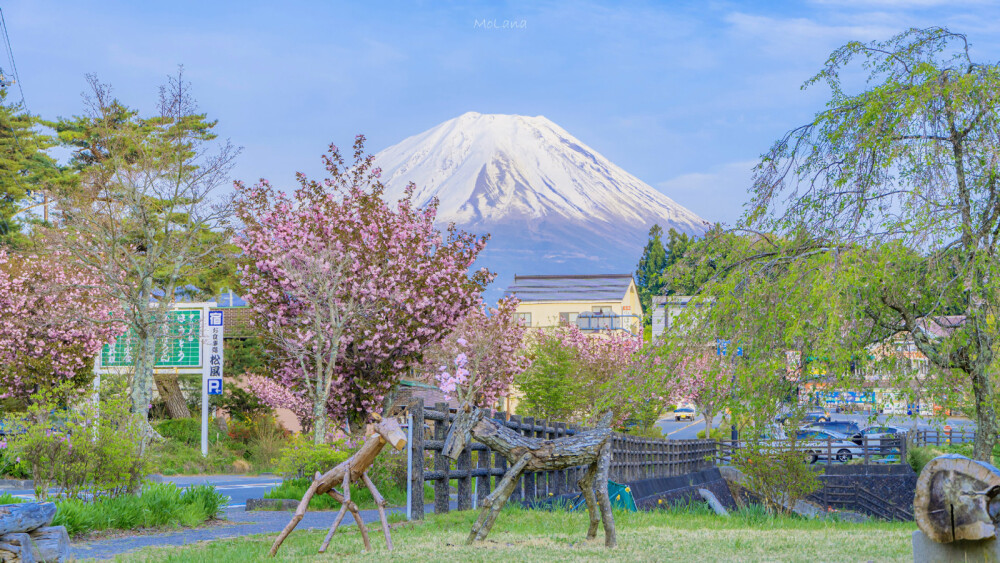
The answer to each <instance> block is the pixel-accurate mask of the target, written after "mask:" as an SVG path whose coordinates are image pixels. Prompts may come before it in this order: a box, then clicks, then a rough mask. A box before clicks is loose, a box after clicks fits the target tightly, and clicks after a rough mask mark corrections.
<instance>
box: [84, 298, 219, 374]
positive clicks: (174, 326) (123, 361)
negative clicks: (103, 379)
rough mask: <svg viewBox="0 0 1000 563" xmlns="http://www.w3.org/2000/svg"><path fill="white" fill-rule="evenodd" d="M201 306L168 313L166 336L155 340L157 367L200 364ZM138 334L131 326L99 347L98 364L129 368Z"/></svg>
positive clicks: (195, 365) (132, 363) (133, 359)
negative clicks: (100, 348) (112, 343)
mask: <svg viewBox="0 0 1000 563" xmlns="http://www.w3.org/2000/svg"><path fill="white" fill-rule="evenodd" d="M201 315H202V310H201V309H178V310H174V311H170V312H169V313H168V314H167V329H166V335H165V336H166V337H165V338H163V339H162V340H161V342H159V343H158V346H157V350H156V354H157V357H158V360H157V362H156V367H158V368H174V367H176V368H192V367H198V366H200V365H201V329H202V326H201V323H202V316H201ZM138 349H139V347H138V337H137V336H136V334H135V332H134V331H133V330H132V329H131V328H130V329H129V330H128V332H126V333H125V334H123V335H122V336H121V337H119V338H118V340H116V341H115V344H114V346H111V345H107V344H106V345H105V346H104V348H103V349H102V350H101V366H103V367H106V368H116V367H117V368H121V367H126V368H130V367H132V366H133V365H135V354H136V353H137V352H138Z"/></svg>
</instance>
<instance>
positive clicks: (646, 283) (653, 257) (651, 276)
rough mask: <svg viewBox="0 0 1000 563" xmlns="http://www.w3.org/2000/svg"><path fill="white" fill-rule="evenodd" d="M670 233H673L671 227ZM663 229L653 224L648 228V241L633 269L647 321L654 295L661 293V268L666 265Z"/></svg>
mask: <svg viewBox="0 0 1000 563" xmlns="http://www.w3.org/2000/svg"><path fill="white" fill-rule="evenodd" d="M670 232H671V233H674V232H675V231H673V230H672V229H671V231H670ZM662 236H663V229H662V228H661V227H660V226H659V225H653V227H652V228H651V229H649V242H647V243H646V247H645V248H644V249H643V250H642V257H640V258H639V266H638V268H637V269H636V271H635V285H636V288H637V289H638V290H639V302H640V303H641V304H642V310H643V318H644V321H645V322H647V323H648V322H649V321H650V319H651V317H650V306H651V305H652V302H653V296H654V295H660V294H661V293H663V270H664V269H665V268H666V266H667V251H666V249H665V248H663V240H662Z"/></svg>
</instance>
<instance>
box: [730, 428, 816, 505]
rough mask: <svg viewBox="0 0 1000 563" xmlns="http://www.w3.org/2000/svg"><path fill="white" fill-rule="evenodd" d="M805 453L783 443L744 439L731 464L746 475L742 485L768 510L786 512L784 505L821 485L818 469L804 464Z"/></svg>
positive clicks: (803, 496)
mask: <svg viewBox="0 0 1000 563" xmlns="http://www.w3.org/2000/svg"><path fill="white" fill-rule="evenodd" d="M803 458H804V454H803V452H802V451H801V449H799V448H796V447H795V445H794V443H793V444H792V445H791V447H788V446H786V445H784V444H781V445H777V446H775V445H771V444H768V443H753V442H747V443H746V444H745V445H744V446H743V448H741V449H740V450H737V452H736V453H735V455H734V456H733V465H735V466H736V467H738V468H739V469H740V470H741V471H742V472H743V474H744V475H745V476H746V483H745V486H746V487H747V488H748V489H749V490H750V491H752V492H753V493H754V494H755V495H757V497H758V498H760V500H761V502H763V503H764V508H766V509H767V511H768V512H770V513H772V514H775V513H779V512H786V509H785V505H786V504H792V503H794V502H795V501H797V500H799V499H802V498H805V497H807V496H809V495H810V494H811V493H812V492H814V491H816V490H817V489H819V487H820V480H819V472H818V471H814V470H813V469H812V466H811V465H809V464H807V463H804V461H803Z"/></svg>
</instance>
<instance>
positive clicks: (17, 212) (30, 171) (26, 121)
mask: <svg viewBox="0 0 1000 563" xmlns="http://www.w3.org/2000/svg"><path fill="white" fill-rule="evenodd" d="M40 123H41V122H40V121H39V119H38V118H37V117H35V116H33V115H31V114H29V113H28V112H26V111H24V107H23V105H22V104H20V103H18V104H9V103H7V91H6V90H5V89H0V247H4V246H9V247H15V248H16V247H20V246H23V245H24V244H25V243H26V236H25V234H24V232H23V230H24V224H25V222H26V221H27V218H26V216H25V215H24V214H23V213H21V212H22V211H24V210H25V209H26V208H27V206H29V205H32V204H31V203H30V202H29V201H26V200H28V199H29V198H36V199H41V198H44V197H45V195H44V194H46V193H47V192H48V191H49V190H50V189H52V187H53V185H54V184H55V183H56V182H57V179H58V178H59V176H60V174H61V171H60V169H59V166H58V165H57V163H56V161H55V159H53V158H52V157H50V156H49V155H48V154H46V153H45V152H44V151H45V150H46V149H48V148H49V147H52V146H53V145H54V144H55V142H54V140H53V139H52V138H51V137H50V136H48V135H46V134H45V133H44V132H43V131H41V130H39V129H38V128H37V127H36V125H38V124H40Z"/></svg>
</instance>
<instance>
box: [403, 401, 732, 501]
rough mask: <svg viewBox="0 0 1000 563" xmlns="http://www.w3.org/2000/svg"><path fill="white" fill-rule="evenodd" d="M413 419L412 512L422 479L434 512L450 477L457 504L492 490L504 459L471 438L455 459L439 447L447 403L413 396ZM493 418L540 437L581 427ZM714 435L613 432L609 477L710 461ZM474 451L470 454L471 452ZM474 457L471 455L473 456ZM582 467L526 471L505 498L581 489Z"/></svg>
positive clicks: (658, 473) (624, 478) (677, 471)
mask: <svg viewBox="0 0 1000 563" xmlns="http://www.w3.org/2000/svg"><path fill="white" fill-rule="evenodd" d="M408 411H409V415H410V417H412V418H411V420H412V426H413V427H412V429H411V432H412V437H411V439H410V441H409V444H408V445H407V447H408V448H409V452H408V454H409V456H410V460H411V464H412V467H411V468H410V472H409V473H410V487H411V495H410V518H411V519H414V520H420V519H422V518H423V516H424V498H423V490H424V482H426V481H431V482H433V483H434V512H435V513H437V514H440V513H443V512H448V510H449V508H450V500H451V489H450V484H451V481H452V480H454V481H455V484H456V486H455V488H456V493H457V494H456V500H457V504H458V510H469V509H472V508H473V507H474V506H476V505H478V504H479V503H480V502H481V501H482V499H484V498H486V496H487V495H489V494H490V490H491V486H492V485H491V480H490V478H491V477H496V480H499V479H500V477H502V476H503V474H504V473H505V472H506V471H507V460H506V459H505V458H504V457H503V456H502V455H500V454H499V453H498V452H495V451H493V450H491V449H489V448H488V447H486V446H485V445H484V444H480V443H479V442H476V441H472V443H471V447H466V448H465V450H464V451H463V452H462V455H460V456H459V458H458V460H457V461H456V462H455V463H452V462H451V460H449V459H448V458H447V457H445V456H444V455H443V454H442V453H441V449H442V447H443V446H444V440H445V438H446V436H447V434H448V429H449V427H450V426H451V421H452V420H453V419H454V415H453V414H451V413H450V412H449V409H448V404H447V403H437V404H435V406H434V408H426V407H425V406H424V401H423V399H414V400H413V401H411V402H410V404H409V407H408ZM497 420H500V421H502V422H503V423H504V424H505V425H506V426H507V427H508V428H511V429H513V430H516V431H518V432H521V433H523V434H524V435H525V436H532V437H536V438H542V439H554V438H559V437H562V436H571V435H573V434H576V433H577V432H580V431H582V430H585V428H581V427H578V426H576V425H572V424H566V423H563V422H549V421H545V420H534V419H533V418H531V417H519V416H516V415H512V416H510V417H509V420H508V417H507V416H506V414H504V413H498V414H497ZM716 449H717V448H716V444H715V442H714V441H712V440H656V439H650V438H638V437H635V436H629V435H625V434H618V433H616V434H614V436H613V437H612V450H611V451H612V459H611V467H610V470H609V474H608V477H609V479H611V480H612V481H617V482H620V483H628V482H632V481H636V480H640V479H647V478H651V477H667V476H671V475H682V474H685V473H690V472H693V471H699V470H701V469H706V468H708V467H711V466H712V465H713V463H714V458H715V455H716ZM473 454H474V455H473ZM473 457H475V460H473ZM585 469H586V467H585V466H580V467H572V468H569V469H564V470H560V471H543V472H536V473H526V474H525V475H524V476H523V477H522V478H521V479H520V480H519V483H518V484H517V485H516V486H515V489H514V493H513V494H511V496H510V500H509V502H520V501H522V500H526V501H531V500H543V499H546V498H548V497H550V496H557V495H561V494H565V493H573V492H577V491H579V489H578V488H577V485H576V483H577V481H578V480H579V479H580V478H581V477H583V474H584V471H585Z"/></svg>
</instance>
